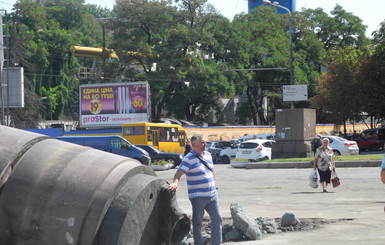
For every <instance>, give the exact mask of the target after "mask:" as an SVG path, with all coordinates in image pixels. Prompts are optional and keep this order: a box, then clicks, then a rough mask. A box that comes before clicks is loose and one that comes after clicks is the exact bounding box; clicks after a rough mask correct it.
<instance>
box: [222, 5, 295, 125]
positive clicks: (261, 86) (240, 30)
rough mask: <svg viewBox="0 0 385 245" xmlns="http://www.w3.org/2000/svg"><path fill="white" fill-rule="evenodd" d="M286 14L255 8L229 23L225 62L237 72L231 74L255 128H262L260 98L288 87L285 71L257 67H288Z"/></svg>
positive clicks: (262, 118)
mask: <svg viewBox="0 0 385 245" xmlns="http://www.w3.org/2000/svg"><path fill="white" fill-rule="evenodd" d="M287 23H288V21H287V15H286V16H282V15H278V14H277V13H276V12H275V11H274V9H273V8H271V7H263V6H262V7H259V8H258V9H256V10H255V12H253V14H249V15H238V16H236V17H235V18H234V20H233V21H232V23H231V29H230V31H229V32H230V34H229V40H230V41H229V42H228V45H227V46H226V47H225V49H226V50H227V52H226V56H225V59H226V62H227V63H228V64H229V66H231V67H233V68H236V69H250V68H259V69H260V70H257V71H239V72H236V74H234V75H232V76H233V79H234V80H235V81H234V82H236V83H235V84H236V86H237V92H238V93H245V94H246V96H247V101H248V104H249V108H250V110H251V113H250V114H251V115H252V118H253V122H254V124H255V125H257V124H264V125H266V124H267V123H268V122H267V119H266V116H265V114H266V113H265V109H264V107H263V100H264V97H266V95H267V94H268V93H271V91H275V92H276V91H277V89H278V88H280V85H282V84H289V74H288V72H287V71H282V70H275V71H265V70H263V69H261V68H280V67H289V63H288V61H289V51H290V49H289V37H288V29H289V28H288V27H287V26H286V25H287Z"/></svg>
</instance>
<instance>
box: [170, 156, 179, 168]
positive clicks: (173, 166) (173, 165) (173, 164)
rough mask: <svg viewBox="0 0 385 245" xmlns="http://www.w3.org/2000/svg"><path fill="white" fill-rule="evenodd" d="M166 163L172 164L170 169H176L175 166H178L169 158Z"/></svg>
mask: <svg viewBox="0 0 385 245" xmlns="http://www.w3.org/2000/svg"><path fill="white" fill-rule="evenodd" d="M167 161H168V163H171V164H172V167H171V168H176V166H178V164H177V163H176V161H175V160H174V159H172V158H169V159H167Z"/></svg>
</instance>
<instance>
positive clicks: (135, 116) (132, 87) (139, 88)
mask: <svg viewBox="0 0 385 245" xmlns="http://www.w3.org/2000/svg"><path fill="white" fill-rule="evenodd" d="M79 96H80V120H79V121H80V126H81V127H101V126H120V125H121V124H122V123H135V122H148V113H150V110H149V101H148V100H149V85H148V83H147V82H132V83H108V84H107V83H106V84H86V85H81V86H80V89H79Z"/></svg>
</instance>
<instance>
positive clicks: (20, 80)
mask: <svg viewBox="0 0 385 245" xmlns="http://www.w3.org/2000/svg"><path fill="white" fill-rule="evenodd" d="M1 83H2V84H3V91H2V92H3V94H2V95H3V102H4V105H3V104H2V101H1V100H0V106H7V107H10V108H20V107H24V69H23V67H9V69H8V68H6V67H4V69H3V74H2V78H1ZM8 85H9V86H8ZM8 93H9V96H8Z"/></svg>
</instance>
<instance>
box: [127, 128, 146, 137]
mask: <svg viewBox="0 0 385 245" xmlns="http://www.w3.org/2000/svg"><path fill="white" fill-rule="evenodd" d="M143 134H144V127H143V126H127V127H124V128H123V135H124V136H128V135H143Z"/></svg>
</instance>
